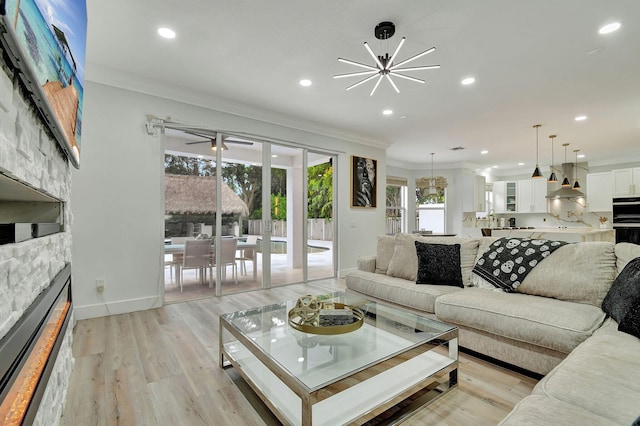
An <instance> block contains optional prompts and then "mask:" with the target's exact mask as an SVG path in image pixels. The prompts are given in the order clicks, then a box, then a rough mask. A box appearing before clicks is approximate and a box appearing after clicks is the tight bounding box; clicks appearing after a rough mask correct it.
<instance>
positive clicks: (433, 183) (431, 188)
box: [429, 152, 438, 195]
mask: <svg viewBox="0 0 640 426" xmlns="http://www.w3.org/2000/svg"><path fill="white" fill-rule="evenodd" d="M434 155H435V152H432V153H431V179H430V180H429V195H436V194H437V193H438V188H436V180H435V178H434V177H433V156H434Z"/></svg>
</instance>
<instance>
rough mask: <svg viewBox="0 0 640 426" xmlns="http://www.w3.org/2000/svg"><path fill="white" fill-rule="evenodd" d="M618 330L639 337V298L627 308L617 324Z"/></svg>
mask: <svg viewBox="0 0 640 426" xmlns="http://www.w3.org/2000/svg"><path fill="white" fill-rule="evenodd" d="M618 330H619V331H622V332H624V333H627V334H631V335H632V336H636V337H637V338H639V339H640V299H638V300H636V302H635V303H634V304H633V305H632V306H631V308H629V310H628V311H627V314H626V315H625V316H624V318H622V321H620V324H619V325H618Z"/></svg>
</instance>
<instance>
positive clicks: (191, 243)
mask: <svg viewBox="0 0 640 426" xmlns="http://www.w3.org/2000/svg"><path fill="white" fill-rule="evenodd" d="M206 268H209V287H213V265H212V263H211V240H187V241H185V242H184V254H183V259H182V265H181V267H180V291H182V282H183V274H182V273H183V272H184V270H185V269H198V270H199V272H200V274H199V276H200V283H204V281H203V278H204V277H206V273H205V271H206Z"/></svg>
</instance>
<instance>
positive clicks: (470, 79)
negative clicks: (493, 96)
mask: <svg viewBox="0 0 640 426" xmlns="http://www.w3.org/2000/svg"><path fill="white" fill-rule="evenodd" d="M475 82H476V79H475V78H473V77H467V78H465V79H463V80H462V81H461V82H460V83H461V84H463V85H465V86H468V85H469V84H473V83H475Z"/></svg>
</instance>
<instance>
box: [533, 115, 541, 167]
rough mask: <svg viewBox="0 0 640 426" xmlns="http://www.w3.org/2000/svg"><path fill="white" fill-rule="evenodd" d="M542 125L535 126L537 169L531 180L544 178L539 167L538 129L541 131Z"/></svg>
mask: <svg viewBox="0 0 640 426" xmlns="http://www.w3.org/2000/svg"><path fill="white" fill-rule="evenodd" d="M540 126H541V124H535V125H534V126H533V128H534V129H536V168H535V169H534V170H533V174H532V175H531V178H533V179H538V178H541V177H542V173H540V167H539V166H538V129H540Z"/></svg>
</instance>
